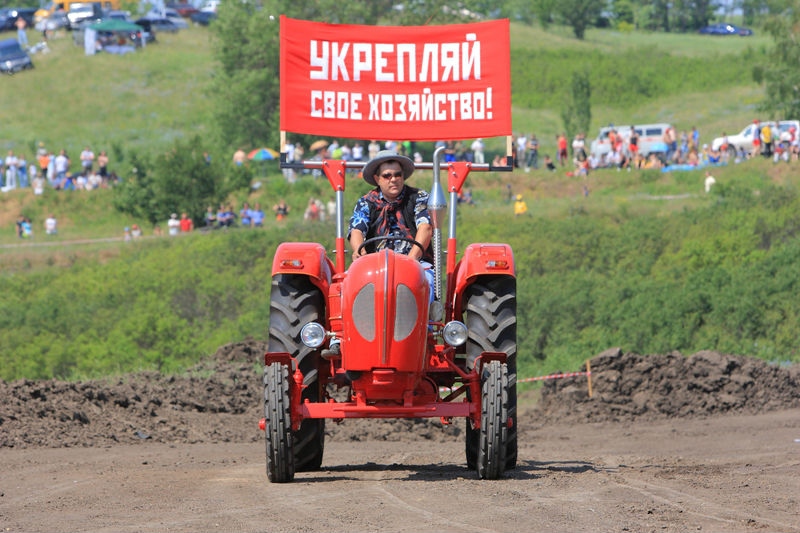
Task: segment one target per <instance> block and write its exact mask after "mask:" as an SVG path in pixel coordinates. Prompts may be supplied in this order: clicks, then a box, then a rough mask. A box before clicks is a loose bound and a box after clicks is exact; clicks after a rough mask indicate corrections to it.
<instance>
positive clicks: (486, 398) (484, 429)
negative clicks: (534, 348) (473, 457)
mask: <svg viewBox="0 0 800 533" xmlns="http://www.w3.org/2000/svg"><path fill="white" fill-rule="evenodd" d="M507 445H508V367H507V366H506V365H505V364H504V363H500V361H490V362H489V364H487V365H484V367H483V371H482V373H481V428H480V431H479V432H478V457H477V470H478V477H479V478H481V479H498V478H499V477H500V476H502V475H503V472H505V469H506V447H507Z"/></svg>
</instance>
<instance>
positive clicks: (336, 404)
mask: <svg viewBox="0 0 800 533" xmlns="http://www.w3.org/2000/svg"><path fill="white" fill-rule="evenodd" d="M440 155H441V149H438V150H437V151H436V153H434V157H433V162H432V163H422V164H417V166H416V168H417V169H432V170H433V176H434V179H433V187H432V190H431V193H430V196H429V203H428V210H429V212H430V214H431V219H432V225H433V239H432V241H433V242H432V245H433V251H434V266H433V269H434V279H435V283H434V290H433V292H434V295H433V298H431V295H430V292H431V288H430V284H429V282H428V280H427V279H426V276H425V272H424V268H423V266H422V265H421V264H420V263H419V262H417V261H415V260H413V259H411V258H409V257H407V256H405V255H402V254H398V253H395V252H394V251H392V250H382V251H380V252H377V253H373V254H369V255H365V256H362V257H360V258H359V259H357V260H355V261H354V262H352V264H351V265H350V267H349V268H348V269H345V225H344V190H345V170H346V168H348V167H350V166H352V165H353V164H352V163H347V162H344V161H338V160H325V161H303V162H301V163H285V162H283V163H282V167H283V168H297V169H303V168H309V169H321V170H322V171H323V172H324V174H325V175H326V177H327V178H328V181H329V182H330V184H331V186H332V187H333V190H334V191H335V194H336V208H337V210H336V232H337V235H336V250H335V257H334V260H331V259H329V258H328V256H327V254H326V251H325V247H324V246H322V245H321V244H317V243H308V242H291V243H283V244H281V245H280V246H279V247H278V249H277V250H276V252H275V257H274V260H273V264H272V292H271V297H270V318H269V348H268V350H269V351H268V352H267V353H266V354H265V356H264V411H265V418H264V419H263V420H262V421H261V428H262V429H263V430H264V431H265V433H266V445H267V475H268V477H269V480H270V481H271V482H274V483H286V482H290V481H292V480H293V479H294V475H295V472H306V471H313V470H318V469H319V468H320V467H321V465H322V457H323V450H324V444H325V419H327V418H330V419H334V420H335V421H337V422H341V421H342V420H343V419H346V418H428V417H439V418H440V419H441V420H442V422H443V423H450V422H451V421H452V419H453V418H457V417H458V418H465V419H466V432H465V433H466V437H465V448H466V462H467V466H468V467H469V468H471V469H475V470H476V471H477V474H478V477H479V478H482V479H497V478H500V477H501V476H502V475H503V473H504V472H505V471H506V470H509V469H513V468H514V467H515V466H516V462H517V394H516V379H517V365H516V355H517V338H516V326H517V318H516V278H515V266H514V257H513V253H512V250H511V247H510V246H508V245H506V244H494V243H481V244H471V245H469V246H467V247H466V248H465V249H464V251H463V252H462V253H461V259H460V260H459V261H458V262H456V255H457V251H456V223H455V221H456V206H457V204H458V195H459V193H460V191H461V188H462V186H463V184H464V181H465V180H466V178H467V175H468V174H469V172H470V171H488V170H500V171H508V170H511V161H510V159H511V158H510V157H509V158H508V160H509V161H508V166H502V167H495V166H492V165H488V164H471V163H468V162H456V163H446V164H445V163H442V162H440V161H439V157H440ZM358 165H361V163H359V164H358ZM442 169H445V170H446V171H447V188H448V192H449V197H450V207H449V210H448V212H447V217H448V220H449V223H448V226H449V237H448V241H447V262H446V265H444V264H442V260H441V257H442V253H443V251H442V237H441V228H440V226H441V225H442V220H443V215H444V214H445V209H446V208H447V202H446V200H445V194H444V192H443V189H442V186H441V184H440V172H441V170H442ZM379 238H381V237H379ZM365 244H366V243H365ZM443 281H444V285H445V287H446V288H445V289H444V290H443V288H442V284H443V283H442V282H443Z"/></svg>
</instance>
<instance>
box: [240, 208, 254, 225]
mask: <svg viewBox="0 0 800 533" xmlns="http://www.w3.org/2000/svg"><path fill="white" fill-rule="evenodd" d="M239 220H241V221H242V227H244V228H249V227H250V226H251V225H252V223H253V214H252V211H251V210H250V204H249V203H247V202H244V203H243V204H242V208H241V209H240V210H239Z"/></svg>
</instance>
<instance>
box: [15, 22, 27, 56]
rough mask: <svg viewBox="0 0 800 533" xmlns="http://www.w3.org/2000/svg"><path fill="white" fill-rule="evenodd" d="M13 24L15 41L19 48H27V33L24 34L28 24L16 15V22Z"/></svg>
mask: <svg viewBox="0 0 800 533" xmlns="http://www.w3.org/2000/svg"><path fill="white" fill-rule="evenodd" d="M14 24H15V25H16V27H17V41H19V45H20V47H22V48H23V49H25V48H27V47H28V33H27V32H26V28H27V26H28V23H27V21H26V20H25V19H24V18H23V17H22V15H18V16H17V21H16V22H15V23H14Z"/></svg>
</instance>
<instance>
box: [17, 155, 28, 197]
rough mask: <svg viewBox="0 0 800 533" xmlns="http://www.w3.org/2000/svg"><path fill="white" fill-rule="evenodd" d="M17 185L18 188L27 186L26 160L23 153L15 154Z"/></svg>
mask: <svg viewBox="0 0 800 533" xmlns="http://www.w3.org/2000/svg"><path fill="white" fill-rule="evenodd" d="M17 187H19V188H20V189H25V188H27V187H28V162H27V161H26V160H25V156H24V155H23V154H19V156H17Z"/></svg>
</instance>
